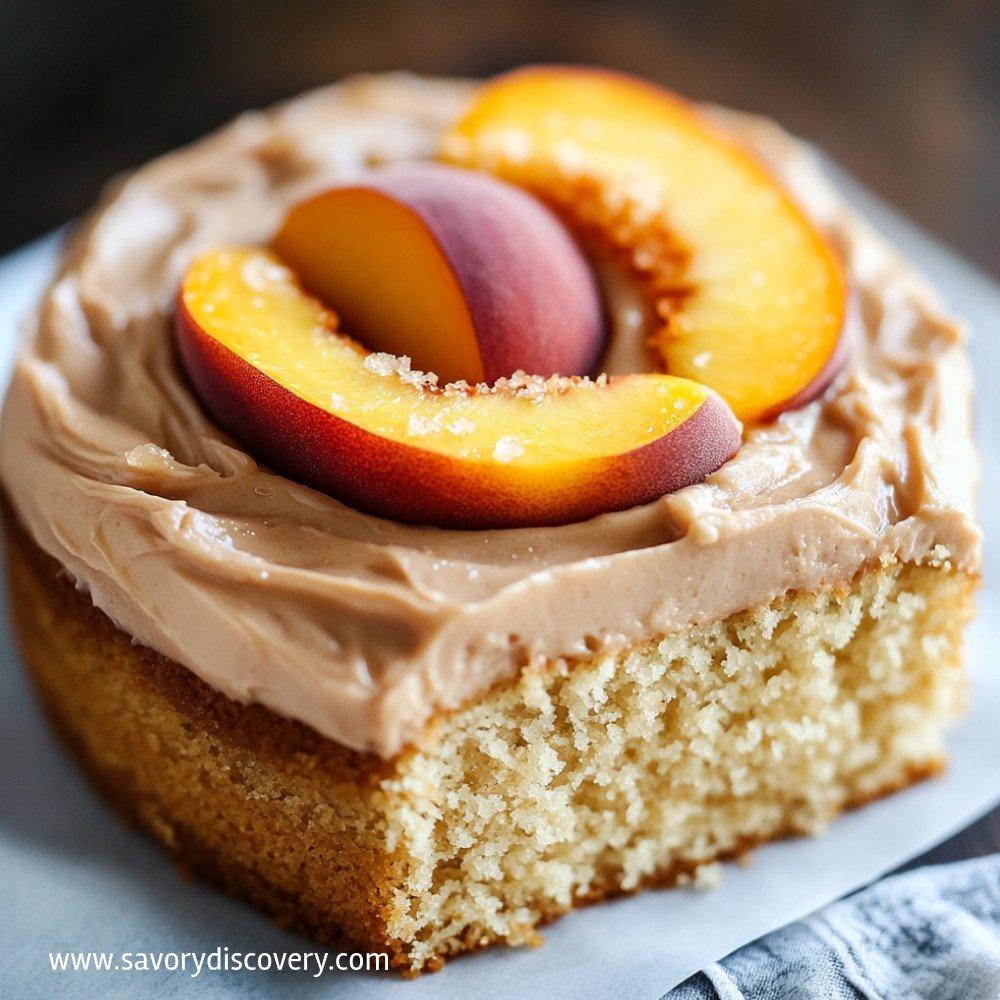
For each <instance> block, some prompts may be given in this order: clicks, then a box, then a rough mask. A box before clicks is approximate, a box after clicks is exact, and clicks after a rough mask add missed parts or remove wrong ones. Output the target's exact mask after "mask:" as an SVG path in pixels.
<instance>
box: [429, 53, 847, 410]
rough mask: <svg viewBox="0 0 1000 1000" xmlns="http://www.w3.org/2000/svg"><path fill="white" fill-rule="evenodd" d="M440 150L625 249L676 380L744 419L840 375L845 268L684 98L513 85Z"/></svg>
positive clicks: (595, 73)
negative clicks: (697, 384)
mask: <svg viewBox="0 0 1000 1000" xmlns="http://www.w3.org/2000/svg"><path fill="white" fill-rule="evenodd" d="M442 149H443V153H444V155H445V157H446V158H447V159H449V160H451V161H452V162H458V163H461V164H463V165H465V166H470V167H477V168H480V169H487V170H491V171H493V172H495V173H497V174H498V175H499V176H502V177H505V178H506V179H508V180H511V181H512V182H514V183H519V184H521V185H523V186H524V187H525V188H527V189H529V190H532V191H533V192H535V193H536V194H538V195H539V197H542V198H543V199H546V200H547V201H549V202H550V203H552V204H554V205H556V206H557V207H558V209H559V210H560V212H561V214H562V216H563V218H565V219H566V220H567V222H568V223H569V224H570V225H571V226H576V227H578V228H581V229H583V230H585V231H589V232H596V234H597V235H598V236H599V237H600V238H601V239H603V240H604V242H606V243H607V244H608V245H609V246H611V247H613V248H615V249H617V250H618V251H619V255H620V256H621V257H622V258H624V260H625V261H626V262H627V266H629V267H630V268H631V269H632V270H633V271H634V272H635V273H636V275H637V276H638V277H639V278H640V281H641V282H642V283H643V284H644V285H645V286H646V287H647V289H648V294H649V295H650V297H651V299H652V300H653V306H654V310H653V311H654V312H656V313H657V314H659V316H660V318H661V320H662V325H661V327H660V328H659V329H658V330H657V331H656V333H655V335H654V338H653V341H654V346H655V347H656V349H657V351H658V352H659V354H660V356H661V358H662V363H663V367H664V370H665V371H669V372H671V373H673V374H677V375H682V376H685V377H688V378H693V379H696V380H698V381H701V382H704V383H705V384H706V385H709V386H711V387H712V388H714V389H716V390H717V391H718V392H719V393H720V394H721V395H722V396H723V398H724V399H725V400H726V401H727V402H728V403H729V404H730V405H731V406H732V407H733V409H734V411H735V412H736V415H737V416H738V417H740V419H742V420H745V421H759V420H766V419H770V418H771V417H773V416H775V415H776V414H777V413H780V412H781V411H782V410H783V409H786V408H788V407H789V406H791V405H801V404H802V403H804V402H806V401H808V399H809V398H812V397H813V396H814V395H815V394H816V393H818V392H819V391H822V389H823V388H824V387H825V385H827V384H829V381H830V379H831V378H832V377H833V376H834V375H835V374H836V371H835V370H833V371H831V360H832V361H834V362H840V361H841V360H842V357H843V353H844V352H843V351H842V350H839V349H838V345H839V344H840V342H841V341H842V339H843V338H842V335H841V334H842V328H843V325H844V314H845V300H846V281H845V277H844V274H843V271H842V268H841V266H840V263H839V261H838V259H837V257H836V255H835V253H834V252H833V250H832V248H831V247H830V246H829V245H828V244H827V242H826V240H825V238H824V237H823V236H822V234H821V233H820V232H819V231H818V230H817V229H816V228H815V226H814V225H813V224H812V223H811V221H810V220H809V219H808V218H807V217H806V215H805V213H804V212H803V211H802V210H801V209H800V208H799V206H798V205H797V204H796V203H795V202H794V201H793V199H792V198H791V197H790V196H789V195H788V193H787V192H786V191H785V190H784V189H783V187H782V186H781V185H780V184H779V183H778V182H777V181H776V180H775V179H774V178H773V177H772V176H771V174H770V173H769V172H768V170H767V169H766V168H765V167H764V166H763V165H762V164H761V163H759V162H758V161H757V160H756V158H755V157H754V156H753V155H752V154H751V153H750V152H749V151H747V150H745V149H743V148H742V147H740V146H738V145H736V144H735V143H733V142H731V141H729V140H728V139H726V138H724V137H721V136H720V135H718V134H717V133H716V131H715V129H714V127H713V126H712V125H710V124H709V123H708V122H707V121H706V120H705V119H704V118H702V117H701V116H700V115H699V114H698V113H697V111H696V110H695V109H694V108H693V107H691V106H690V105H688V104H687V103H686V102H684V101H682V100H681V99H679V98H677V97H676V96H674V95H673V94H670V93H668V92H667V91H663V90H661V89H659V88H657V87H656V86H654V85H653V84H650V83H646V82H645V81H641V80H636V79H633V78H631V77H628V76H626V75H624V74H617V73H613V72H608V71H601V70H593V69H575V68H569V67H557V66H550V67H545V66H541V67H529V68H526V69H522V70H515V71H514V72H512V73H509V74H507V75H505V76H502V77H499V78H498V79H496V80H493V81H491V82H489V83H487V84H485V85H484V86H483V87H482V88H481V89H480V91H479V92H478V94H477V95H476V96H475V97H474V99H473V101H472V104H471V106H470V108H469V109H468V111H467V112H466V114H465V116H464V117H463V119H462V120H461V121H459V122H458V123H457V124H456V125H455V126H454V128H452V129H451V130H450V132H449V133H448V134H447V136H446V137H445V139H444V142H443V146H442ZM581 192H582V193H584V194H585V197H581Z"/></svg>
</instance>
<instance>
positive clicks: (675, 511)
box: [0, 76, 980, 971]
mask: <svg viewBox="0 0 1000 1000" xmlns="http://www.w3.org/2000/svg"><path fill="white" fill-rule="evenodd" d="M472 93H473V91H472V89H471V88H470V85H468V84H466V83H461V82H451V81H427V80H418V79H414V78H411V77H407V76H390V77H381V78H365V79H358V80H353V81H348V82H347V83H345V84H341V85H339V86H336V87H331V88H327V89H324V90H321V91H318V92H315V93H313V94H310V95H307V96H305V97H303V98H301V99H299V100H297V101H294V102H292V103H290V104H287V105H285V106H283V107H280V108H278V109H276V110H274V111H271V112H268V113H266V114H253V115H248V116H245V117H243V118H241V119H239V120H238V121H237V122H236V123H234V124H233V125H232V126H230V127H229V128H227V129H225V130H223V131H221V132H219V133H217V134H216V135H214V136H212V137H210V138H209V139H207V140H205V141H203V142H201V143H199V144H196V145H194V146H192V147H190V148H188V149H185V150H182V151H180V152H178V153H175V154H173V155H171V156H168V157H165V158H163V159H161V160H158V161H156V162H154V163H153V164H151V165H150V166H148V167H146V168H144V169H143V170H140V171H138V172H137V173H136V174H135V175H133V176H132V177H130V178H128V179H127V180H126V181H124V182H123V183H121V184H120V185H118V186H117V187H116V188H115V189H114V190H113V191H112V192H111V193H110V194H109V195H108V197H107V199H106V201H105V203H104V205H103V206H102V207H101V208H100V210H99V211H98V212H97V213H96V214H95V215H94V216H93V217H92V219H91V220H90V221H89V223H88V224H87V225H86V226H85V227H84V228H83V229H82V230H81V231H80V232H78V233H77V234H76V235H75V236H74V238H73V239H72V240H71V242H70V245H69V247H68V249H67V252H66V256H65V259H64V262H63V265H62V268H61V270H60V273H59V276H58V277H57V279H56V281H55V283H54V284H53V286H52V287H51V289H50V290H49V292H48V293H47V295H46V296H45V298H44V300H43V302H42V304H41V307H40V309H39V311H38V313H37V316H36V317H35V319H34V320H33V322H32V323H31V324H30V327H29V330H28V336H27V339H26V341H25V344H24V348H23V351H22V354H21V357H20V360H19V362H18V365H17V368H16V371H15V374H14V378H13V382H12V385H11V389H10V391H9V394H8V397H7V401H6V404H5V408H4V413H3V423H2V434H0V476H2V481H3V487H4V490H5V492H6V495H7V498H8V500H9V504H8V506H7V507H6V509H5V512H6V515H7V516H6V520H7V522H8V549H9V558H10V572H11V580H12V588H11V590H12V594H13V600H14V605H15V615H16V622H17V629H18V634H19V637H20V640H21V643H22V647H23V649H24V653H25V657H26V660H27V662H28V665H29V667H30V668H31V671H32V673H33V675H34V677H35V680H36V682H37V685H38V689H39V692H40V694H41V697H42V700H43V702H44V704H45V706H46V708H47V709H48V711H49V714H50V716H51V718H52V720H53V722H54V724H55V726H56V728H57V729H58V730H59V732H60V733H61V735H62V736H63V738H64V739H65V740H66V742H67V744H68V745H69V746H70V747H71V748H72V749H73V751H74V752H75V753H76V754H77V756H78V757H79V758H80V760H81V762H82V763H83V765H84V766H85V768H86V769H87V771H88V772H89V773H90V775H91V776H92V777H93V778H94V780H95V782H96V783H97V784H98V785H99V786H100V787H101V789H102V790H103V791H104V792H105V793H106V794H107V796H108V797H109V798H110V799H111V801H113V802H114V803H115V804H116V806H117V807H118V808H119V809H120V810H121V811H122V812H123V814H125V815H127V816H128V817H130V818H132V819H134V820H135V821H136V822H137V823H138V824H139V825H140V826H141V827H142V828H144V829H145V830H147V831H148V832H149V833H151V834H152V835H153V836H154V837H156V838H157V839H158V840H159V841H160V842H161V843H162V844H163V845H164V846H165V847H166V849H167V850H168V851H169V852H170V853H171V854H172V855H173V856H174V857H175V858H176V859H177V860H178V861H179V862H180V863H181V864H182V865H183V866H184V867H185V868H190V869H192V870H194V871H196V872H197V873H198V874H199V875H202V876H204V877H205V878H208V879H210V880H212V881H214V882H217V883H219V884H220V885H222V886H223V887H225V888H226V889H227V890H229V891H230V892H232V893H234V894H236V895H238V896H241V897H243V898H246V899H248V900H250V901H251V902H253V903H255V904H256V905H258V906H260V907H262V908H264V909H265V910H267V911H269V912H270V913H272V914H274V915H275V916H276V917H277V918H278V919H279V920H280V921H281V922H283V923H286V924H288V925H291V926H294V927H297V928H299V929H301V930H302V931H304V932H305V933H307V934H310V935H312V936H315V937H317V938H318V939H320V940H323V941H328V942H331V943H334V944H337V945H346V946H358V947H364V948H366V949H374V950H385V951H388V952H390V953H391V955H392V956H393V962H394V964H395V965H396V966H398V967H400V968H403V969H409V970H414V971H419V970H422V969H435V968H438V967H439V966H440V965H441V963H442V962H443V961H444V960H445V959H446V958H448V957H449V956H451V955H455V954H457V953H459V952H463V951H468V950H471V949H475V948H479V947H481V946H484V945H487V944H489V943H492V942H496V941H505V942H508V943H510V944H520V943H525V942H533V941H535V940H537V931H536V928H537V927H538V926H539V925H540V924H542V923H544V922H545V921H548V920H551V919H552V918H553V917H555V916H557V915H559V914H561V913H564V912H566V911H567V910H570V909H572V908H573V907H575V906H578V905H580V904H582V903H585V902H594V901H597V900H600V899H602V898H605V897H607V896H608V895H611V894H616V893H620V892H630V891H633V890H636V889H638V888H640V887H642V886H648V885H654V884H656V885H661V884H662V885H667V884H672V883H675V882H677V881H678V880H679V879H682V878H688V877H697V874H698V872H699V870H701V871H704V870H705V869H704V866H706V865H708V864H710V863H711V862H714V861H716V860H717V859H723V858H728V857H732V856H735V855H739V854H741V853H743V852H745V851H746V850H748V849H749V848H750V847H752V846H753V845H755V844H758V843H761V842H763V841H767V840H770V839H773V838H775V837H779V836H784V835H788V834H792V833H814V832H817V831H819V830H821V829H822V828H823V827H824V826H825V825H826V824H827V823H829V822H830V821H831V819H833V818H834V817H835V816H836V815H837V813H838V812H840V811H841V810H843V809H845V808H847V807H850V806H853V805H858V804H860V803H862V802H864V801H866V800H868V799H871V798H873V797H875V796H878V795H881V794H883V793H886V792H889V791H892V790H894V789H897V788H900V787H903V786H905V785H907V784H909V783H911V782H912V781H914V780H916V779H918V778H920V777H923V776H926V775H929V774H932V773H934V772H936V771H938V770H939V769H940V768H941V767H942V766H943V763H944V760H945V747H944V734H945V731H946V730H947V728H948V726H949V725H950V724H951V722H952V721H953V720H954V719H955V717H956V715H957V714H958V712H959V710H960V708H961V704H962V700H963V693H964V685H963V679H962V673H961V670H960V663H961V642H962V630H963V626H964V624H965V622H966V621H967V620H968V618H969V617H970V615H971V613H972V593H973V590H974V588H975V585H976V581H977V578H978V573H979V560H980V535H979V531H978V528H977V527H976V524H975V521H974V513H973V512H974V492H975V484H976V459H975V454H974V450H973V446H972V442H971V434H970V421H969V416H970V412H969V411H970V405H969V372H968V364H967V360H966V356H965V350H964V345H963V335H962V332H961V330H960V328H959V327H958V326H956V324H955V323H954V322H953V321H952V320H951V319H950V318H949V317H948V316H946V315H945V314H944V313H943V312H942V310H941V308H940V306H939V305H938V303H937V302H936V300H935V298H934V296H933V294H932V293H931V292H930V291H929V290H928V288H927V287H926V285H925V284H924V283H923V281H922V280H921V279H920V278H919V277H917V276H916V275H914V274H913V272H912V271H911V270H910V269H909V267H908V266H906V265H905V264H904V263H903V262H901V261H900V260H899V258H898V257H897V256H896V254H895V253H894V252H893V251H892V250H891V248H889V247H887V246H886V245H885V244H884V243H883V242H882V241H881V240H880V239H879V238H878V237H877V236H876V235H875V234H873V233H872V232H871V230H870V229H869V228H868V227H867V226H866V225H865V224H864V223H863V222H862V221H860V220H859V219H858V218H857V217H856V216H855V215H854V214H853V213H852V211H851V210H850V209H849V207H847V206H846V205H844V204H843V202H842V201H841V200H840V199H839V197H838V196H837V195H836V194H835V193H834V192H833V191H832V189H831V188H830V187H829V185H828V184H827V183H826V182H825V181H824V180H823V179H822V177H821V176H820V175H819V173H818V172H817V170H816V168H815V165H814V164H813V162H812V160H811V159H810V157H809V156H808V155H807V153H805V152H804V151H803V150H802V148H801V147H800V146H799V145H798V144H796V143H795V142H794V141H793V140H791V139H790V138H788V137H787V136H786V135H785V134H784V133H782V132H780V131H779V130H778V129H777V128H776V127H775V126H773V125H771V124H768V123H766V122H762V121H760V120H758V119H753V118H750V117H746V116H741V115H736V114H733V113H723V112H720V111H717V110H713V111H711V112H707V113H709V114H711V115H712V120H713V121H714V122H716V123H717V124H718V126H719V127H720V128H722V129H724V130H725V131H726V132H727V134H729V135H731V136H733V137H735V138H736V139H737V140H739V141H740V142H741V143H743V144H745V145H747V146H749V147H751V148H752V149H754V150H755V151H756V153H757V155H759V156H760V157H761V158H762V159H763V160H765V161H766V162H767V163H768V164H769V165H770V168H771V169H772V170H773V171H774V172H775V173H776V174H778V175H779V176H780V177H781V178H782V179H783V181H784V182H785V183H786V184H787V185H788V187H789V189H790V190H791V192H792V193H793V196H794V198H795V199H796V200H797V201H798V202H799V203H801V204H802V205H803V206H804V207H805V209H806V211H807V212H808V214H809V215H810V216H811V218H812V219H813V220H814V221H815V223H816V224H817V226H818V227H820V229H821V230H822V231H823V232H824V233H825V235H826V237H827V238H828V239H829V240H830V242H831V243H832V245H833V246H834V247H835V248H836V251H837V253H838V254H839V255H840V257H841V258H842V261H843V264H844V270H845V273H846V275H847V278H848V284H849V287H850V290H851V292H850V296H851V298H850V301H851V308H850V310H849V312H848V319H847V322H846V326H845V329H844V333H843V342H844V344H846V351H847V359H846V362H845V363H844V367H843V368H842V369H839V370H838V374H836V377H835V378H834V379H833V381H832V384H830V385H829V387H828V388H826V389H825V390H824V391H823V392H822V393H821V394H820V395H819V396H818V397H817V398H815V399H813V400H812V401H811V402H807V403H805V404H804V405H801V406H795V407H792V408H789V409H786V410H785V411H784V412H783V413H782V414H781V415H780V416H779V417H777V418H776V419H773V420H772V419H767V420H760V421H755V420H748V419H746V418H745V417H744V418H743V421H744V428H743V439H742V445H741V446H740V447H739V450H738V451H737V452H736V454H735V455H734V456H733V457H732V458H730V459H729V460H728V461H726V462H725V463H724V464H722V465H721V467H720V468H718V469H717V470H716V471H714V472H712V473H711V474H710V475H708V476H707V478H705V479H704V481H703V482H698V483H695V484H693V485H689V486H687V487H686V488H683V489H680V490H677V491H675V492H673V493H670V494H667V495H665V496H662V497H660V498H659V499H655V500H653V501H652V502H645V503H642V504H640V505H638V506H634V507H630V508H626V509H622V510H610V511H609V512H608V513H604V514H600V515H598V516H596V517H590V518H588V519H587V520H583V521H576V522H573V523H568V524H556V525H554V526H553V525H546V526H543V527H532V526H530V525H528V526H520V527H506V528H503V529H494V530H491V529H488V528H484V529H481V530H458V529H456V528H441V527H433V526H423V525H421V524H407V523H403V522H402V521H401V520H396V519H390V518H386V517H380V516H377V515H375V514H372V513H368V512H365V511H364V510H362V509H358V507H356V506H351V505H349V504H346V503H343V502H341V501H339V500H337V499H335V498H334V497H332V496H328V495H326V494H324V493H321V492H318V491H316V490H314V489H311V488H309V487H308V486H306V485H303V484H302V483H300V482H296V481H294V480H293V479H291V478H288V477H286V476H282V475H280V474H278V473H276V472H274V471H272V470H271V469H270V468H268V467H266V466H264V465H263V464H261V462H260V461H259V460H258V459H256V458H255V457H253V456H252V454H251V453H250V452H248V450H247V449H246V448H245V446H244V445H243V444H241V443H240V442H239V441H238V440H236V439H235V438H233V437H229V436H228V435H227V434H225V433H224V432H223V431H221V430H220V429H219V426H218V425H217V423H216V422H215V421H214V420H213V419H212V418H211V417H210V416H208V415H207V413H206V411H205V409H204V408H203V406H202V405H201V403H200V401H199V399H198V398H197V397H196V396H195V394H194V392H193V391H192V388H191V386H190V383H189V381H188V379H187V377H186V376H185V374H184V372H183V370H182V367H181V365H180V363H179V362H178V359H177V356H176V354H175V350H174V343H173V339H172V335H171V330H172V324H173V312H174V302H175V297H176V294H177V289H178V286H179V283H180V282H181V280H182V277H183V276H184V274H185V272H186V270H187V269H188V267H189V265H190V264H191V261H192V260H193V259H194V258H195V257H196V256H197V255H198V254H201V253H202V252H204V251H207V250H211V249H212V248H215V247H218V246H223V245H232V244H238V243H246V244H255V243H256V244H260V243H266V242H267V241H268V240H269V239H271V237H272V236H273V234H274V233H275V231H276V230H277V229H278V227H279V226H280V224H281V221H282V219H283V218H284V217H285V215H286V213H287V212H288V210H289V209H290V208H291V207H292V206H293V205H296V204H298V203H300V202H301V201H302V200H303V199H304V198H308V197H310V196H312V195H314V194H315V193H316V192H319V191H323V190H325V189H326V188H329V187H330V186H331V185H334V184H343V183H345V182H346V181H351V180H354V179H356V178H358V177H361V176H363V175H364V174H365V172H366V171H367V170H369V169H370V168H371V167H372V166H373V165H376V164H383V163H392V162H396V161H403V162H409V161H412V160H416V159H423V158H428V157H431V156H433V155H434V154H435V152H436V151H437V149H438V148H439V143H440V137H441V135H442V133H443V132H444V131H445V130H447V129H448V128H449V127H450V126H451V125H452V123H453V122H454V121H455V120H456V119H457V118H458V117H459V116H460V115H461V114H462V113H463V110H464V109H465V108H466V107H467V106H468V104H469V101H470V99H471V96H472ZM695 250H696V252H697V248H695ZM600 274H601V286H602V291H603V296H604V301H605V303H606V306H607V311H608V314H609V318H610V326H611V333H610V342H609V346H608V348H607V350H606V352H605V354H604V358H603V361H602V364H601V371H604V372H608V373H610V374H611V375H615V374H617V373H623V372H642V371H648V370H651V369H652V367H653V363H652V361H651V360H650V357H649V351H648V349H647V347H646V337H647V335H648V334H649V333H650V329H649V325H650V322H651V319H650V316H649V312H648V309H647V304H646V303H645V302H644V300H643V296H642V294H641V291H640V290H637V289H636V287H634V285H633V284H632V283H631V282H630V281H628V280H626V279H625V278H624V277H623V276H622V274H621V273H619V272H618V271H616V269H615V267H614V266H613V262H611V263H607V262H606V263H605V264H604V265H602V268H601V272H600ZM613 381H614V380H612V382H613ZM595 391H599V390H595ZM455 426H458V425H455ZM460 429H463V430H464V427H462V428H460ZM442 433H444V432H442ZM495 457H496V459H497V461H503V462H507V461H510V460H511V459H514V460H516V459H517V458H518V457H519V456H518V455H517V454H515V453H513V452H512V453H500V452H495ZM414 475H415V477H417V479H418V478H419V475H420V470H419V469H417V470H416V471H415V473H414ZM608 475H609V477H611V476H612V475H613V473H610V472H609V473H608ZM608 484H609V485H608V488H609V490H613V483H612V480H611V478H609V480H608ZM415 488H416V487H415ZM703 877H704V876H703Z"/></svg>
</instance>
